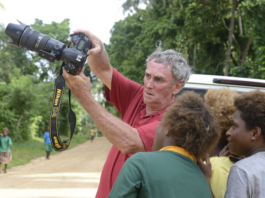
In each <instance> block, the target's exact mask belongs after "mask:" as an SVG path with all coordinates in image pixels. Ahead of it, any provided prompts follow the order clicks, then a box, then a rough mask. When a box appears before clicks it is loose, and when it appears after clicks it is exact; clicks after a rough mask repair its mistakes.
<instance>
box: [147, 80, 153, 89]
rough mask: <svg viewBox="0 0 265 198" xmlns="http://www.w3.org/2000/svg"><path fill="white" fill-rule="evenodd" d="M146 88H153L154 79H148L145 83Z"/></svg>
mask: <svg viewBox="0 0 265 198" xmlns="http://www.w3.org/2000/svg"><path fill="white" fill-rule="evenodd" d="M146 87H147V88H153V87H154V81H153V79H149V80H148V82H147V84H146Z"/></svg>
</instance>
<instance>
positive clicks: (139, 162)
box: [109, 146, 212, 198]
mask: <svg viewBox="0 0 265 198" xmlns="http://www.w3.org/2000/svg"><path fill="white" fill-rule="evenodd" d="M121 197H126V198H136V197H137V198H164V197H165V198H193V197H194V198H212V194H211V190H210V188H209V185H208V183H207V181H206V178H205V176H204V175H203V173H202V172H201V170H200V168H199V167H198V166H197V164H196V159H195V157H194V156H193V155H191V154H190V153H189V152H187V151H186V150H185V149H183V148H180V147H175V146H170V147H165V148H163V149H161V150H160V151H156V152H141V153H137V154H135V155H133V156H132V157H130V158H129V159H128V160H127V161H126V162H125V164H124V165H123V167H122V169H121V171H120V173H119V175H118V177H117V179H116V182H115V184H114V186H113V188H112V190H111V192H110V194H109V198H121Z"/></svg>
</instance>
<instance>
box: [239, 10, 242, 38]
mask: <svg viewBox="0 0 265 198" xmlns="http://www.w3.org/2000/svg"><path fill="white" fill-rule="evenodd" d="M238 26H239V32H240V35H243V27H242V18H241V14H240V10H239V8H238Z"/></svg>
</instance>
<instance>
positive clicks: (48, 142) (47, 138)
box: [43, 127, 53, 159]
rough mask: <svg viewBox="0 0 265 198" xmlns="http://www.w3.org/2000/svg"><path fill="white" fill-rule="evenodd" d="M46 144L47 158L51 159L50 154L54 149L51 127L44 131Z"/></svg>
mask: <svg viewBox="0 0 265 198" xmlns="http://www.w3.org/2000/svg"><path fill="white" fill-rule="evenodd" d="M43 138H44V146H45V150H46V159H50V154H51V151H52V150H53V149H52V144H51V139H50V127H47V131H46V132H45V133H44V136H43Z"/></svg>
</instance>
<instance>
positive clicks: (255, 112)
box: [235, 90, 265, 139]
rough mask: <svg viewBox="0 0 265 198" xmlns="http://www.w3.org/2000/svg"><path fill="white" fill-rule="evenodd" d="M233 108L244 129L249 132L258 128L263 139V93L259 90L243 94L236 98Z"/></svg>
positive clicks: (264, 108)
mask: <svg viewBox="0 0 265 198" xmlns="http://www.w3.org/2000/svg"><path fill="white" fill-rule="evenodd" d="M235 106H236V108H237V110H238V111H240V117H241V118H242V119H243V120H244V121H245V125H246V128H247V129H249V130H251V129H253V128H254V127H255V126H258V127H260V128H261V134H262V136H263V138H264V139H265V93H264V92H261V91H260V90H255V91H251V92H248V93H243V94H241V95H240V96H238V97H236V99H235Z"/></svg>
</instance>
